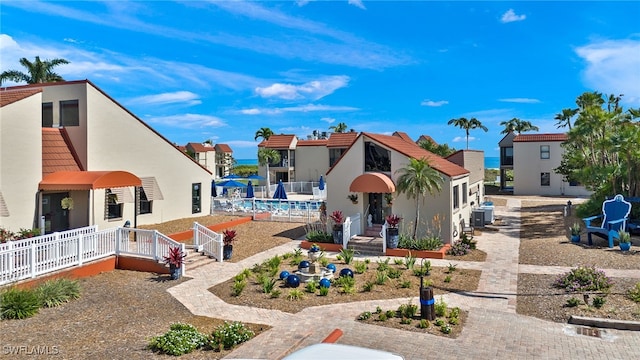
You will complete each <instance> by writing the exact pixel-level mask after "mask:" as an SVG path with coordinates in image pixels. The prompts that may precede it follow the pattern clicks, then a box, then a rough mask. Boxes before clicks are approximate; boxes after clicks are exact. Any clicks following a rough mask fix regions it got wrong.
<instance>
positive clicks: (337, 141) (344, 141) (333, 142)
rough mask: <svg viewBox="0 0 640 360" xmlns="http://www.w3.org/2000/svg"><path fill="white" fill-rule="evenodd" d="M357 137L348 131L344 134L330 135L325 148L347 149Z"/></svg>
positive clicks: (353, 132) (354, 133)
mask: <svg viewBox="0 0 640 360" xmlns="http://www.w3.org/2000/svg"><path fill="white" fill-rule="evenodd" d="M357 137H358V133H357V132H355V131H350V132H346V133H331V135H330V136H329V141H327V147H330V148H348V147H349V146H351V144H353V142H354V141H355V140H356V138H357Z"/></svg>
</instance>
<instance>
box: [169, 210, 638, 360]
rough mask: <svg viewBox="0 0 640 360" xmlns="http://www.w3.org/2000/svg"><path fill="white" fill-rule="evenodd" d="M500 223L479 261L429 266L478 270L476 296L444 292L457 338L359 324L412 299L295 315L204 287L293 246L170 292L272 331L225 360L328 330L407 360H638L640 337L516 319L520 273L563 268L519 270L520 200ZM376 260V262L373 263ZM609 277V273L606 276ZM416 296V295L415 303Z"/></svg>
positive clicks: (205, 273) (206, 312) (197, 273)
mask: <svg viewBox="0 0 640 360" xmlns="http://www.w3.org/2000/svg"><path fill="white" fill-rule="evenodd" d="M495 212H496V215H497V216H499V217H501V218H502V221H503V224H504V225H503V226H501V229H500V231H499V232H491V233H486V234H483V235H480V236H477V237H476V239H477V240H478V248H479V249H481V250H483V251H485V252H486V253H487V260H486V261H485V262H482V263H478V262H465V261H458V262H456V261H449V260H433V259H432V260H431V262H432V264H433V265H434V266H447V265H448V264H449V263H453V264H456V265H457V266H458V267H459V268H468V269H477V270H482V275H481V277H480V283H479V286H478V290H477V291H476V292H474V293H473V295H474V296H468V295H467V296H465V295H462V294H449V295H447V296H445V297H444V299H445V301H446V302H447V303H448V304H449V305H450V306H458V307H460V308H462V309H465V310H468V311H469V317H468V319H467V323H466V324H465V327H464V330H463V332H462V334H461V335H460V336H459V337H458V338H457V339H448V338H445V337H441V336H434V335H429V334H421V333H417V332H409V331H401V330H396V329H390V328H386V327H381V326H373V325H365V324H361V323H358V322H357V321H356V320H354V319H355V318H356V316H357V315H358V314H360V313H361V312H362V311H363V309H369V308H375V306H381V307H383V308H394V307H397V306H399V305H400V304H403V303H406V302H407V301H409V300H412V301H414V302H415V303H417V299H416V298H413V299H391V300H384V301H379V300H376V301H371V302H370V303H367V302H364V303H363V302H359V303H345V304H336V305H330V306H320V307H315V308H307V309H305V310H303V311H301V312H300V313H297V314H288V313H283V312H281V311H273V310H265V309H259V308H247V307H241V306H236V305H229V304H226V303H224V302H222V301H221V300H220V299H219V298H217V297H216V296H214V295H213V294H211V293H210V292H209V291H208V290H207V289H208V288H210V287H211V286H213V285H215V284H217V283H220V282H223V281H225V280H227V279H229V278H231V277H232V276H234V275H236V274H237V273H238V272H240V271H241V270H242V269H243V268H247V267H250V266H252V265H253V264H255V263H259V262H262V261H263V260H266V259H268V258H270V257H273V256H274V255H276V254H282V253H284V252H289V251H293V249H295V248H296V247H297V244H296V243H295V242H291V243H288V244H285V245H282V246H279V247H277V248H274V249H270V250H269V251H266V252H264V253H261V254H257V255H255V256H253V257H251V258H248V259H244V260H243V261H241V262H238V263H222V264H220V263H211V264H209V265H206V266H202V267H200V268H197V269H194V270H192V271H190V272H189V276H190V277H193V280H190V281H187V282H184V283H182V284H180V285H178V286H175V287H173V288H171V289H169V290H168V291H169V292H170V293H171V294H172V295H173V296H174V297H176V298H177V299H178V300H179V301H181V302H182V303H183V304H184V305H185V306H186V307H187V308H188V309H189V310H190V311H191V312H193V313H194V314H196V315H202V316H209V317H215V318H222V319H228V320H237V321H242V322H252V323H261V324H267V325H270V326H272V327H273V328H272V329H271V330H269V331H266V332H264V333H262V334H260V335H259V336H257V337H256V338H255V339H253V340H251V341H250V342H249V343H247V344H245V345H242V346H241V347H239V348H238V349H237V350H235V351H234V352H233V353H231V354H230V355H229V356H228V357H227V358H228V359H238V358H243V359H278V358H281V357H282V356H283V355H284V354H286V353H287V352H289V351H291V350H293V349H297V348H301V347H304V346H308V345H311V344H314V343H318V342H320V341H322V339H324V337H325V336H326V335H328V334H329V333H330V332H331V331H332V330H333V329H335V328H340V329H342V330H343V331H344V335H343V336H342V337H341V338H340V340H339V343H341V344H348V345H357V346H365V347H369V348H374V349H380V350H385V351H390V352H393V353H396V354H399V355H402V356H403V357H404V358H405V359H407V360H412V359H425V358H428V357H437V358H440V359H452V358H458V357H465V358H473V359H524V358H532V359H533V358H535V359H577V358H586V359H595V358H606V359H637V358H640V333H638V332H631V331H618V330H605V331H603V334H604V335H603V336H602V338H595V337H590V336H585V335H577V334H576V327H575V326H572V325H567V324H560V323H554V322H549V321H544V320H540V319H537V318H533V317H527V316H521V315H518V314H516V312H515V309H516V293H517V282H518V273H519V272H527V273H539V274H540V273H542V274H545V273H549V274H557V273H561V272H564V271H566V269H565V268H562V267H548V268H547V267H541V266H532V265H526V266H523V265H519V264H518V255H519V254H518V250H519V243H520V240H519V232H520V200H519V199H512V198H510V199H509V200H508V202H507V206H497V207H496V209H495ZM377 258H378V257H376V259H377ZM607 273H608V274H609V272H608V271H607ZM611 276H624V277H635V278H640V270H616V271H614V273H612V274H611ZM417 295H418V294H416V297H417Z"/></svg>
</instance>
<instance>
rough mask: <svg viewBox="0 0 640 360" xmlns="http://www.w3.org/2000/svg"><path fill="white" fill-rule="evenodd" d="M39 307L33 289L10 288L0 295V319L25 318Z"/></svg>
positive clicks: (38, 300) (35, 312)
mask: <svg viewBox="0 0 640 360" xmlns="http://www.w3.org/2000/svg"><path fill="white" fill-rule="evenodd" d="M39 309H40V298H38V294H37V293H36V292H35V291H34V290H30V289H18V288H11V289H9V290H6V291H4V292H3V293H2V294H1V295H0V319H26V318H28V317H31V316H33V315H35V314H37V313H38V310H39Z"/></svg>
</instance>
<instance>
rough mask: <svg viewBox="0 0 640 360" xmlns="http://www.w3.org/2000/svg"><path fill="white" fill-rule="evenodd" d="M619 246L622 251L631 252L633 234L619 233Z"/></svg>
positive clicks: (620, 231)
mask: <svg viewBox="0 0 640 360" xmlns="http://www.w3.org/2000/svg"><path fill="white" fill-rule="evenodd" d="M618 246H620V250H621V251H629V249H631V234H629V233H628V232H626V231H623V230H619V231H618Z"/></svg>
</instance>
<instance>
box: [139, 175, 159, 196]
mask: <svg viewBox="0 0 640 360" xmlns="http://www.w3.org/2000/svg"><path fill="white" fill-rule="evenodd" d="M140 180H142V188H143V189H144V193H145V195H147V200H149V201H152V200H164V197H163V196H162V191H160V186H158V181H156V178H155V177H153V176H150V177H142V178H140Z"/></svg>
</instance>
